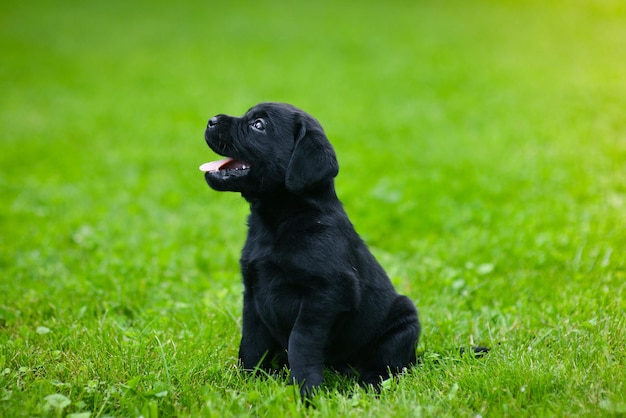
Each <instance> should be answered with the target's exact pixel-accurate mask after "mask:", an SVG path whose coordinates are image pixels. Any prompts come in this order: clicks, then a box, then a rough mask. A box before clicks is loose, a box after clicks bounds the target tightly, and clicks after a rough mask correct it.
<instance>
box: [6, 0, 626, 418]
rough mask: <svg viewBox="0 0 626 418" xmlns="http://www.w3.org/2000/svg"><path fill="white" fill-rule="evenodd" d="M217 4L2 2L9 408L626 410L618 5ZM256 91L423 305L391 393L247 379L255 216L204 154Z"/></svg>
mask: <svg viewBox="0 0 626 418" xmlns="http://www.w3.org/2000/svg"><path fill="white" fill-rule="evenodd" d="M215 3H216V4H210V2H201V1H195V2H194V1H189V2H178V3H176V2H161V1H157V2H154V1H152V2H148V1H134V2H131V1H121V0H119V1H118V0H112V1H108V2H102V1H83V2H79V1H74V0H70V1H65V2H52V1H43V0H37V1H31V2H18V1H6V2H3V3H2V5H0V50H1V51H2V54H1V58H0V91H2V95H1V99H0V123H1V125H0V126H1V129H0V146H1V148H0V150H1V151H0V164H1V167H2V170H1V171H0V202H1V203H0V416H2V417H18V416H50V417H62V416H69V417H73V418H79V417H80V418H86V417H92V418H94V417H106V416H115V417H124V416H140V415H143V416H144V417H152V418H154V417H157V416H160V417H169V416H181V417H185V416H189V417H196V416H207V417H224V416H246V415H253V416H268V417H281V416H289V417H291V416H333V417H334V416H354V417H362V416H384V417H407V416H437V417H440V416H451V417H459V416H467V417H476V416H482V417H488V416H490V417H500V416H620V415H621V416H624V415H626V349H625V342H626V314H625V309H626V299H625V298H626V117H625V109H626V70H625V69H626V47H625V45H626V6H625V5H624V3H623V2H622V1H620V0H602V1H591V0H589V1H584V0H581V1H566V0H560V1H559V0H557V1H553V2H540V1H535V0H528V1H518V2H516V1H504V0H503V1H497V0H477V1H475V2H470V3H467V2H463V1H460V0H445V1H441V2H434V1H432V2H426V1H416V2H408V1H401V0H389V1H384V2H381V1H370V0H366V1H364V2H361V3H349V2H347V4H343V3H341V2H334V1H331V0H320V1H316V2H287V1H284V2H267V3H259V2H252V1H240V2H235V1H233V2H215ZM228 3H230V4H228ZM260 101H284V102H289V103H292V104H294V105H296V106H298V107H301V108H303V109H305V110H306V111H308V112H310V113H311V114H313V115H314V116H316V117H317V118H318V119H319V120H320V121H321V123H322V124H323V125H324V127H325V130H326V133H327V134H328V136H329V138H330V140H331V142H332V143H333V144H334V146H335V149H336V152H337V155H338V158H339V163H340V166H341V169H340V173H339V176H338V177H337V183H336V184H337V190H338V194H339V196H340V198H341V200H342V201H343V203H344V205H345V207H346V210H347V212H348V214H349V215H350V217H351V219H352V221H353V223H354V225H355V227H356V229H357V231H359V233H360V234H361V235H362V237H363V238H364V239H365V241H366V242H367V243H368V245H369V246H370V248H371V249H372V251H373V252H374V253H375V255H376V256H377V258H378V259H379V261H380V262H381V264H383V266H384V267H385V269H386V270H387V272H388V273H389V275H390V277H391V279H392V281H393V282H394V284H395V285H396V287H397V288H398V290H399V291H400V292H402V293H404V294H406V295H408V296H409V297H410V298H411V299H412V300H414V301H415V303H416V305H417V306H418V308H419V310H420V315H421V320H422V325H423V332H422V337H421V339H420V343H419V347H418V354H419V356H420V359H421V362H420V364H419V365H418V366H416V367H414V368H412V369H410V370H408V371H407V372H406V373H405V374H404V375H402V376H401V378H400V379H398V380H397V381H388V382H386V384H385V386H384V389H383V391H382V393H381V394H380V395H378V396H377V395H376V394H374V393H371V392H369V391H366V390H364V389H361V388H359V387H358V385H357V384H356V382H355V381H352V380H349V379H346V378H342V377H340V376H337V375H335V374H333V373H331V372H329V373H328V374H327V379H326V384H325V385H324V386H323V389H322V391H321V392H320V393H319V394H318V395H317V397H316V398H315V399H314V401H313V404H314V405H313V406H312V407H306V406H305V405H303V404H302V402H300V400H299V398H298V396H297V395H296V393H297V391H296V390H295V389H294V387H293V386H290V385H288V383H287V379H286V378H284V377H270V376H267V377H252V376H248V375H246V374H245V373H243V372H242V371H241V370H240V369H239V368H238V363H237V349H238V343H239V338H240V334H239V332H240V331H239V330H240V311H241V291H242V286H241V282H240V274H239V271H238V257H239V252H240V250H241V247H242V245H243V241H244V237H245V224H246V216H247V212H248V208H247V205H246V203H245V201H244V200H243V199H242V198H241V197H240V196H238V195H236V194H234V193H217V192H214V191H212V190H210V189H209V188H208V187H207V186H206V184H205V183H204V180H203V177H202V175H201V173H200V172H199V171H198V166H199V165H200V164H201V163H203V162H206V161H209V160H211V159H214V158H215V155H214V154H212V153H211V152H210V150H209V149H208V148H207V147H206V145H205V143H204V141H203V131H204V127H205V124H206V121H207V120H208V118H209V117H210V116H212V115H214V114H217V113H229V114H242V113H244V112H245V111H246V110H247V109H248V108H249V107H251V106H252V105H254V104H256V103H257V102H260ZM472 345H485V346H489V347H491V348H492V350H491V352H490V353H489V354H488V355H487V356H485V357H483V358H473V357H472V356H469V355H461V354H460V353H459V348H460V347H469V346H472Z"/></svg>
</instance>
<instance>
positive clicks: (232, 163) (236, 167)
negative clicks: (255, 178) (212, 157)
mask: <svg viewBox="0 0 626 418" xmlns="http://www.w3.org/2000/svg"><path fill="white" fill-rule="evenodd" d="M249 169H250V164H249V163H247V162H245V161H241V160H237V159H235V158H231V157H226V158H223V159H221V160H218V161H211V162H209V163H204V164H202V165H201V166H200V171H204V172H205V173H219V174H221V175H222V176H225V177H227V176H239V175H242V174H247V171H248V170H249Z"/></svg>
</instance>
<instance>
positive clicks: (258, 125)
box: [251, 119, 265, 131]
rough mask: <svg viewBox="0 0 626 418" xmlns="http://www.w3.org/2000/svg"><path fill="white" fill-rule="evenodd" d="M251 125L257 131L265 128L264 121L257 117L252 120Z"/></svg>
mask: <svg viewBox="0 0 626 418" xmlns="http://www.w3.org/2000/svg"><path fill="white" fill-rule="evenodd" d="M251 126H252V127H253V128H254V129H256V130H257V131H264V130H265V121H264V120H263V119H257V120H255V121H254V122H252V125H251Z"/></svg>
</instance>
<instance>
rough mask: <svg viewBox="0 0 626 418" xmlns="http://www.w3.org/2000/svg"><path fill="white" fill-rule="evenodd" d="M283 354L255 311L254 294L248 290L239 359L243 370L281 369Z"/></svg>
mask: <svg viewBox="0 0 626 418" xmlns="http://www.w3.org/2000/svg"><path fill="white" fill-rule="evenodd" d="M283 352H284V350H283ZM281 354H282V353H281V350H280V346H279V344H278V342H276V340H275V339H274V338H273V337H272V335H271V334H270V332H269V330H268V329H267V327H266V326H265V324H263V321H261V318H260V317H259V314H258V313H257V311H256V309H255V305H254V300H253V297H252V292H251V291H249V290H246V291H245V292H244V298H243V324H242V330H241V344H240V345H239V359H240V360H241V363H242V365H243V368H244V369H246V370H254V369H255V368H256V367H260V368H261V369H263V370H266V371H269V370H271V369H272V366H276V368H280V367H282V366H283V365H284V364H285V360H284V359H282V358H281V357H283V355H281Z"/></svg>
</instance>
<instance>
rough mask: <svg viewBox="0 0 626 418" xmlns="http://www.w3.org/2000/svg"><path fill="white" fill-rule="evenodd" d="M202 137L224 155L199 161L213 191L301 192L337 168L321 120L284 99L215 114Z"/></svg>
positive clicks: (329, 179)
mask: <svg viewBox="0 0 626 418" xmlns="http://www.w3.org/2000/svg"><path fill="white" fill-rule="evenodd" d="M204 137H205V139H206V142H207V144H208V145H209V147H210V148H211V149H212V150H213V151H215V152H216V153H218V154H220V155H222V156H224V157H226V158H224V159H221V160H219V161H213V162H210V163H206V164H203V165H201V166H200V170H202V171H204V173H205V174H204V177H205V179H206V181H207V183H208V184H209V186H211V187H212V188H213V189H215V190H219V191H234V192H241V193H242V194H243V195H244V196H262V195H263V194H268V193H274V192H281V191H285V190H286V191H289V192H291V193H294V194H304V193H307V192H309V191H311V190H314V189H316V188H317V187H321V186H323V185H326V184H328V183H329V182H332V181H333V178H334V177H335V176H336V175H337V173H338V171H339V165H338V163H337V158H336V157H335V152H334V150H333V148H332V146H331V145H330V142H328V139H327V138H326V135H325V134H324V130H323V129H322V126H321V125H320V124H319V122H318V121H317V120H315V119H314V118H313V117H312V116H311V115H309V114H307V113H305V112H303V111H302V110H300V109H297V108H295V107H293V106H291V105H288V104H283V103H261V104H259V105H256V106H254V107H253V108H252V109H250V110H249V111H248V112H246V114H245V115H243V116H242V117H240V118H239V117H233V116H227V115H217V116H214V117H212V118H211V119H209V123H208V125H207V128H206V131H205V134H204Z"/></svg>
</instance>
